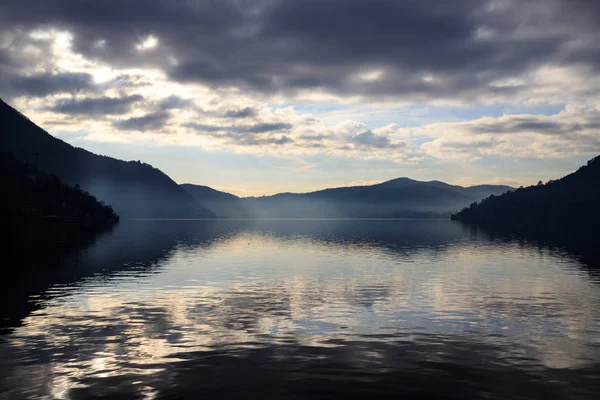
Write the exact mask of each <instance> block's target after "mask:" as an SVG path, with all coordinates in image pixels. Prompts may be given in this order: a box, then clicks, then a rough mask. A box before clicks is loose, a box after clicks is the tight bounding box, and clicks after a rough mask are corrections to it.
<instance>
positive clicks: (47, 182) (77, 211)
mask: <svg viewBox="0 0 600 400" xmlns="http://www.w3.org/2000/svg"><path fill="white" fill-rule="evenodd" d="M0 179H1V180H2V196H0V217H1V219H2V221H3V223H2V226H1V227H0V230H1V231H3V233H4V234H3V235H2V237H3V238H4V240H3V241H2V243H0V246H3V248H4V252H6V251H7V249H8V251H10V250H15V249H21V248H27V247H30V248H35V249H39V247H40V246H43V245H46V244H48V245H50V246H56V244H57V242H63V243H71V242H78V241H79V240H80V239H82V238H83V237H86V236H90V235H92V234H94V233H97V232H100V231H103V230H105V229H108V228H111V227H112V226H114V225H115V224H116V223H117V222H119V217H118V216H117V215H116V214H115V213H114V211H113V209H112V208H111V207H110V206H107V205H104V204H102V203H100V202H98V201H97V200H96V199H95V198H94V197H93V196H91V195H90V194H88V193H85V192H83V191H82V190H81V189H79V188H78V187H74V188H73V187H70V186H68V185H65V184H64V183H62V182H61V181H60V180H59V179H58V177H57V176H56V175H48V174H44V173H41V172H39V171H38V170H36V169H35V168H34V167H33V166H31V165H27V164H23V163H20V162H19V161H17V160H16V159H15V158H14V156H13V155H12V154H10V153H0Z"/></svg>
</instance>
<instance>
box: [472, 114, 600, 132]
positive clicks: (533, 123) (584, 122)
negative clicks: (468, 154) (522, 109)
mask: <svg viewBox="0 0 600 400" xmlns="http://www.w3.org/2000/svg"><path fill="white" fill-rule="evenodd" d="M547 119H548V117H539V116H511V117H508V118H503V119H498V120H495V121H493V122H485V123H476V124H473V125H472V126H471V127H470V130H471V132H473V133H485V134H517V135H518V134H522V133H524V132H533V133H537V134H542V135H566V134H571V133H574V132H579V131H586V130H600V118H598V116H596V115H584V116H581V119H580V120H579V121H578V122H577V123H573V122H571V121H563V120H561V119H560V118H556V117H554V118H552V120H547Z"/></svg>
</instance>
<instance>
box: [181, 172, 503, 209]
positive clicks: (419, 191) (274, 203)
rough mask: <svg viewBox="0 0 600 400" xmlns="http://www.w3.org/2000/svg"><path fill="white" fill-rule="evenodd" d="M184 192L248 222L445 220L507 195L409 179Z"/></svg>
mask: <svg viewBox="0 0 600 400" xmlns="http://www.w3.org/2000/svg"><path fill="white" fill-rule="evenodd" d="M185 188H186V190H188V192H189V193H191V194H192V195H194V196H195V197H196V199H198V200H199V201H201V202H203V204H205V205H206V206H208V207H209V208H211V209H213V210H216V209H218V211H216V212H217V214H219V215H222V216H226V217H253V218H395V217H396V218H402V217H442V216H446V217H447V216H449V215H450V213H452V212H453V211H455V210H457V209H460V208H461V207H464V206H465V205H467V204H469V203H471V202H472V201H475V200H479V199H482V198H484V197H486V196H489V195H490V194H501V193H504V192H506V191H507V190H510V189H511V188H510V187H508V186H492V185H486V186H473V187H469V188H464V187H462V186H453V185H449V184H446V183H443V182H439V181H432V182H420V181H415V180H412V179H409V178H398V179H394V180H391V181H387V182H383V183H380V184H377V185H371V186H353V187H340V188H332V189H325V190H319V191H316V192H311V193H303V194H298V193H280V194H276V195H273V196H263V197H248V198H238V197H236V196H233V195H230V194H228V193H223V192H218V191H215V190H214V189H211V188H207V187H205V186H195V185H190V184H186V185H185ZM206 199H210V201H208V200H206Z"/></svg>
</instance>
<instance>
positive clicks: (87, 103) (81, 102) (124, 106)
mask: <svg viewBox="0 0 600 400" xmlns="http://www.w3.org/2000/svg"><path fill="white" fill-rule="evenodd" d="M142 99H143V97H142V96H140V95H132V96H127V97H122V98H117V97H98V98H87V99H66V100H59V101H57V102H56V104H55V105H54V106H52V107H50V110H51V111H55V112H59V113H62V114H71V115H86V116H102V115H109V114H113V115H116V114H125V113H127V112H129V109H130V108H131V105H132V104H134V103H135V102H138V101H141V100H142Z"/></svg>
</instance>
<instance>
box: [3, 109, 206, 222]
mask: <svg viewBox="0 0 600 400" xmlns="http://www.w3.org/2000/svg"><path fill="white" fill-rule="evenodd" d="M0 152H10V153H13V154H14V156H15V157H16V158H17V159H18V160H20V161H23V162H27V163H35V164H37V165H38V167H39V169H40V170H42V171H45V172H48V173H53V174H56V175H57V176H58V177H59V178H60V179H61V180H62V181H64V182H66V183H67V184H70V185H75V184H79V185H80V187H81V188H82V189H83V190H86V191H88V192H90V193H91V194H93V195H94V196H95V197H97V198H98V199H99V200H102V201H104V202H105V203H107V204H110V205H112V206H113V208H114V209H115V210H116V211H117V213H119V214H120V215H121V216H122V217H127V218H170V217H172V218H176V217H186V218H187V217H189V218H192V217H194V218H211V217H214V216H215V215H214V214H213V213H212V211H210V210H209V209H207V208H206V207H204V206H202V205H201V204H199V203H198V202H197V201H196V200H195V199H194V198H192V196H190V195H189V194H188V193H187V192H186V191H185V190H183V189H182V188H181V187H179V185H177V184H176V183H175V182H174V181H173V180H172V179H171V178H169V177H168V176H167V175H165V174H164V173H163V172H162V171H160V170H159V169H157V168H153V167H152V166H150V165H148V164H145V163H142V162H139V161H122V160H118V159H115V158H111V157H106V156H100V155H96V154H93V153H91V152H89V151H87V150H84V149H80V148H76V147H73V146H71V145H70V144H68V143H65V142H63V141H62V140H60V139H57V138H55V137H53V136H51V135H50V134H48V133H47V132H46V131H44V130H43V129H41V128H40V127H38V126H37V125H35V124H34V123H33V122H31V121H30V120H29V119H28V118H27V117H25V116H24V115H22V114H21V113H19V112H18V111H17V110H15V109H13V108H12V107H10V106H9V105H8V104H6V103H4V102H3V101H2V100H0Z"/></svg>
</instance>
